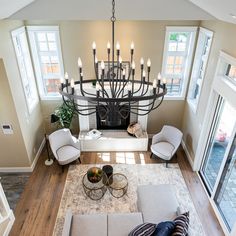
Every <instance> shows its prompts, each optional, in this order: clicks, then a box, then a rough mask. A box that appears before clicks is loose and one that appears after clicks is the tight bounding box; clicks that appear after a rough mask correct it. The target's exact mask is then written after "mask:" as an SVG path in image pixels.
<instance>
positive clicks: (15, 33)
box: [11, 26, 39, 115]
mask: <svg viewBox="0 0 236 236" xmlns="http://www.w3.org/2000/svg"><path fill="white" fill-rule="evenodd" d="M22 33H23V34H25V40H26V42H25V45H26V48H25V50H26V56H27V57H28V59H29V64H30V68H28V69H30V70H31V75H32V78H29V77H28V73H27V69H26V64H25V60H26V59H25V55H24V54H23V49H22V45H20V50H21V54H22V57H23V64H24V67H25V72H26V78H25V79H26V80H27V83H28V84H29V87H30V90H31V93H33V94H34V95H33V96H34V98H33V101H30V99H29V98H28V96H27V94H26V93H27V92H26V89H25V82H24V81H23V80H24V78H23V76H24V75H23V71H22V70H21V66H20V64H21V59H20V55H18V50H19V49H17V48H18V45H17V42H16V40H17V38H18V37H20V35H21V34H22ZM11 38H12V42H13V46H14V51H15V55H16V60H17V66H18V69H19V74H20V78H21V85H22V89H23V91H24V98H25V102H26V105H27V110H28V114H29V115H30V114H31V113H32V111H33V110H34V108H35V107H36V106H37V104H38V103H39V97H38V90H37V86H36V78H35V72H34V67H33V63H32V58H31V54H30V48H29V42H28V37H27V31H26V29H25V26H22V27H20V28H18V29H15V30H12V31H11ZM18 40H19V38H18Z"/></svg>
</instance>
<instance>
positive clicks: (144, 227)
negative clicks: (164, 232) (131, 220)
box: [128, 223, 156, 236]
mask: <svg viewBox="0 0 236 236" xmlns="http://www.w3.org/2000/svg"><path fill="white" fill-rule="evenodd" d="M155 230H156V224H152V223H143V224H141V225H138V226H136V227H135V228H134V229H133V230H132V231H131V232H130V233H129V235H128V236H151V235H152V234H153V233H154V231H155Z"/></svg>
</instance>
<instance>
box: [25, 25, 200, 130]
mask: <svg viewBox="0 0 236 236" xmlns="http://www.w3.org/2000/svg"><path fill="white" fill-rule="evenodd" d="M199 23H200V22H199V21H117V22H116V30H115V32H116V40H118V41H119V42H120V45H121V56H122V59H123V61H125V60H127V59H128V60H129V58H130V54H129V53H130V43H131V42H132V41H134V43H135V62H136V65H139V62H140V58H141V57H143V58H144V59H145V61H146V60H147V59H148V58H149V57H150V59H151V61H152V71H151V80H153V78H154V77H156V76H157V73H158V72H160V71H161V66H162V55H163V48H164V40H165V31H166V30H165V27H166V26H198V25H199ZM26 24H27V25H37V24H39V25H42V24H46V25H50V24H52V25H53V24H56V25H59V26H60V38H61V45H62V54H63V60H64V69H65V71H67V72H68V73H69V75H70V76H71V77H73V78H74V79H78V68H77V59H78V57H81V59H82V62H83V69H84V75H85V76H86V78H88V79H92V78H94V76H95V75H94V72H93V71H94V70H93V67H92V65H93V61H92V60H93V56H92V48H91V46H92V42H93V41H96V44H97V56H98V60H102V59H105V58H106V44H107V41H108V40H109V41H111V24H110V22H109V21H60V22H44V21H40V22H36V21H27V22H26ZM116 40H115V41H116ZM137 68H139V66H137ZM136 75H139V71H137V72H136ZM54 105H55V106H56V105H58V103H57V102H54V103H52V102H51V101H43V102H42V110H43V115H44V120H45V126H46V127H47V132H51V129H52V128H51V127H49V123H48V121H49V116H50V114H51V113H52V111H53V110H54V108H55V106H54ZM183 109H184V101H165V102H164V105H161V107H160V108H159V109H157V110H155V111H153V112H152V113H151V114H150V115H149V117H148V132H149V133H156V132H157V131H159V130H160V129H161V127H162V125H163V124H171V125H175V126H177V127H179V128H181V120H182V116H183ZM74 123H76V122H74ZM76 125H77V124H76ZM74 128H76V127H75V126H74Z"/></svg>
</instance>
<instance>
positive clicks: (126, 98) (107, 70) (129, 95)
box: [60, 0, 167, 119]
mask: <svg viewBox="0 0 236 236" xmlns="http://www.w3.org/2000/svg"><path fill="white" fill-rule="evenodd" d="M115 21H116V18H115V0H112V17H111V23H112V43H111V44H110V43H109V42H108V43H107V61H105V62H104V61H100V62H99V61H98V59H97V56H96V44H95V42H93V44H92V48H93V61H94V70H95V76H96V80H84V78H83V69H82V61H81V59H80V58H79V59H78V67H79V80H78V81H74V79H71V80H70V83H69V77H68V74H67V73H66V74H65V80H64V78H63V79H62V81H61V88H60V94H61V95H62V97H63V101H64V103H65V104H66V105H68V106H74V110H75V111H76V112H77V113H78V114H80V115H91V114H93V113H97V114H98V115H99V117H100V119H107V118H109V117H110V116H112V119H116V118H117V117H122V118H123V119H126V118H127V117H128V116H129V115H130V113H133V114H138V115H147V114H148V113H150V112H151V111H152V110H154V109H156V108H158V107H159V106H160V104H161V103H162V101H163V99H164V95H165V94H166V93H167V89H166V80H165V79H161V75H160V73H159V74H158V76H157V78H155V79H154V80H153V82H151V81H150V71H151V61H150V59H148V61H147V73H146V72H145V68H144V60H143V58H141V60H140V69H141V71H140V72H141V74H140V79H139V80H136V78H135V62H134V43H133V42H132V43H131V49H130V61H129V62H123V61H122V58H121V56H120V54H121V53H120V44H119V43H118V42H117V43H116V50H115V42H114V40H115ZM115 51H116V53H115ZM115 54H116V55H115ZM92 83H94V88H92Z"/></svg>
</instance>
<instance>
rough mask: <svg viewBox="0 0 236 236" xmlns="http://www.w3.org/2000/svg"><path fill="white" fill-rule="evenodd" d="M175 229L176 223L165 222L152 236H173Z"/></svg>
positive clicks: (159, 225) (158, 226)
mask: <svg viewBox="0 0 236 236" xmlns="http://www.w3.org/2000/svg"><path fill="white" fill-rule="evenodd" d="M174 229H175V222H174V221H165V222H161V223H159V224H158V225H157V227H156V230H155V232H154V234H153V235H152V236H171V234H172V233H173V231H174Z"/></svg>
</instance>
